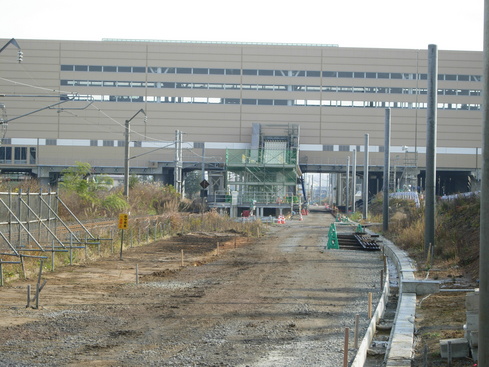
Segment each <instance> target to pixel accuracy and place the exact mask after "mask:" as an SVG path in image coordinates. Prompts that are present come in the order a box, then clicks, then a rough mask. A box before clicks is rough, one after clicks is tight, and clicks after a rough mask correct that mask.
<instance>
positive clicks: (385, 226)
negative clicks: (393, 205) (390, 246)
mask: <svg viewBox="0 0 489 367" xmlns="http://www.w3.org/2000/svg"><path fill="white" fill-rule="evenodd" d="M390 171H391V109H390V108H386V109H385V125H384V183H383V192H384V202H383V209H382V230H383V231H384V232H386V231H388V230H389V176H390Z"/></svg>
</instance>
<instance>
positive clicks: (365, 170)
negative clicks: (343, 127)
mask: <svg viewBox="0 0 489 367" xmlns="http://www.w3.org/2000/svg"><path fill="white" fill-rule="evenodd" d="M368 140H369V135H368V134H365V148H364V152H365V154H364V158H365V161H364V164H363V190H362V191H363V193H362V198H363V218H365V219H367V218H368V144H369V142H368Z"/></svg>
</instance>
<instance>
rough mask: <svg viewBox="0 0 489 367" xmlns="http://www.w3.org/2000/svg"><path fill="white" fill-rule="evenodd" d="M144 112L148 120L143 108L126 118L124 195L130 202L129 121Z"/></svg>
mask: <svg viewBox="0 0 489 367" xmlns="http://www.w3.org/2000/svg"><path fill="white" fill-rule="evenodd" d="M139 113H143V114H144V121H145V122H146V118H147V115H146V112H144V110H143V109H142V108H141V109H140V110H139V111H138V112H136V113H135V114H134V115H133V116H132V117H131V118H130V119H129V120H126V124H125V144H124V197H125V198H126V201H128V202H129V135H130V129H129V123H130V122H131V121H132V120H133V119H134V118H135V117H136V116H137V115H138V114H139Z"/></svg>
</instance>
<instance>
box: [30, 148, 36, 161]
mask: <svg viewBox="0 0 489 367" xmlns="http://www.w3.org/2000/svg"><path fill="white" fill-rule="evenodd" d="M29 164H36V148H34V147H31V148H29Z"/></svg>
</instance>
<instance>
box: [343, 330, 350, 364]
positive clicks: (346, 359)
mask: <svg viewBox="0 0 489 367" xmlns="http://www.w3.org/2000/svg"><path fill="white" fill-rule="evenodd" d="M349 335H350V328H345V344H344V346H343V367H348V344H349V343H348V337H349Z"/></svg>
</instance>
